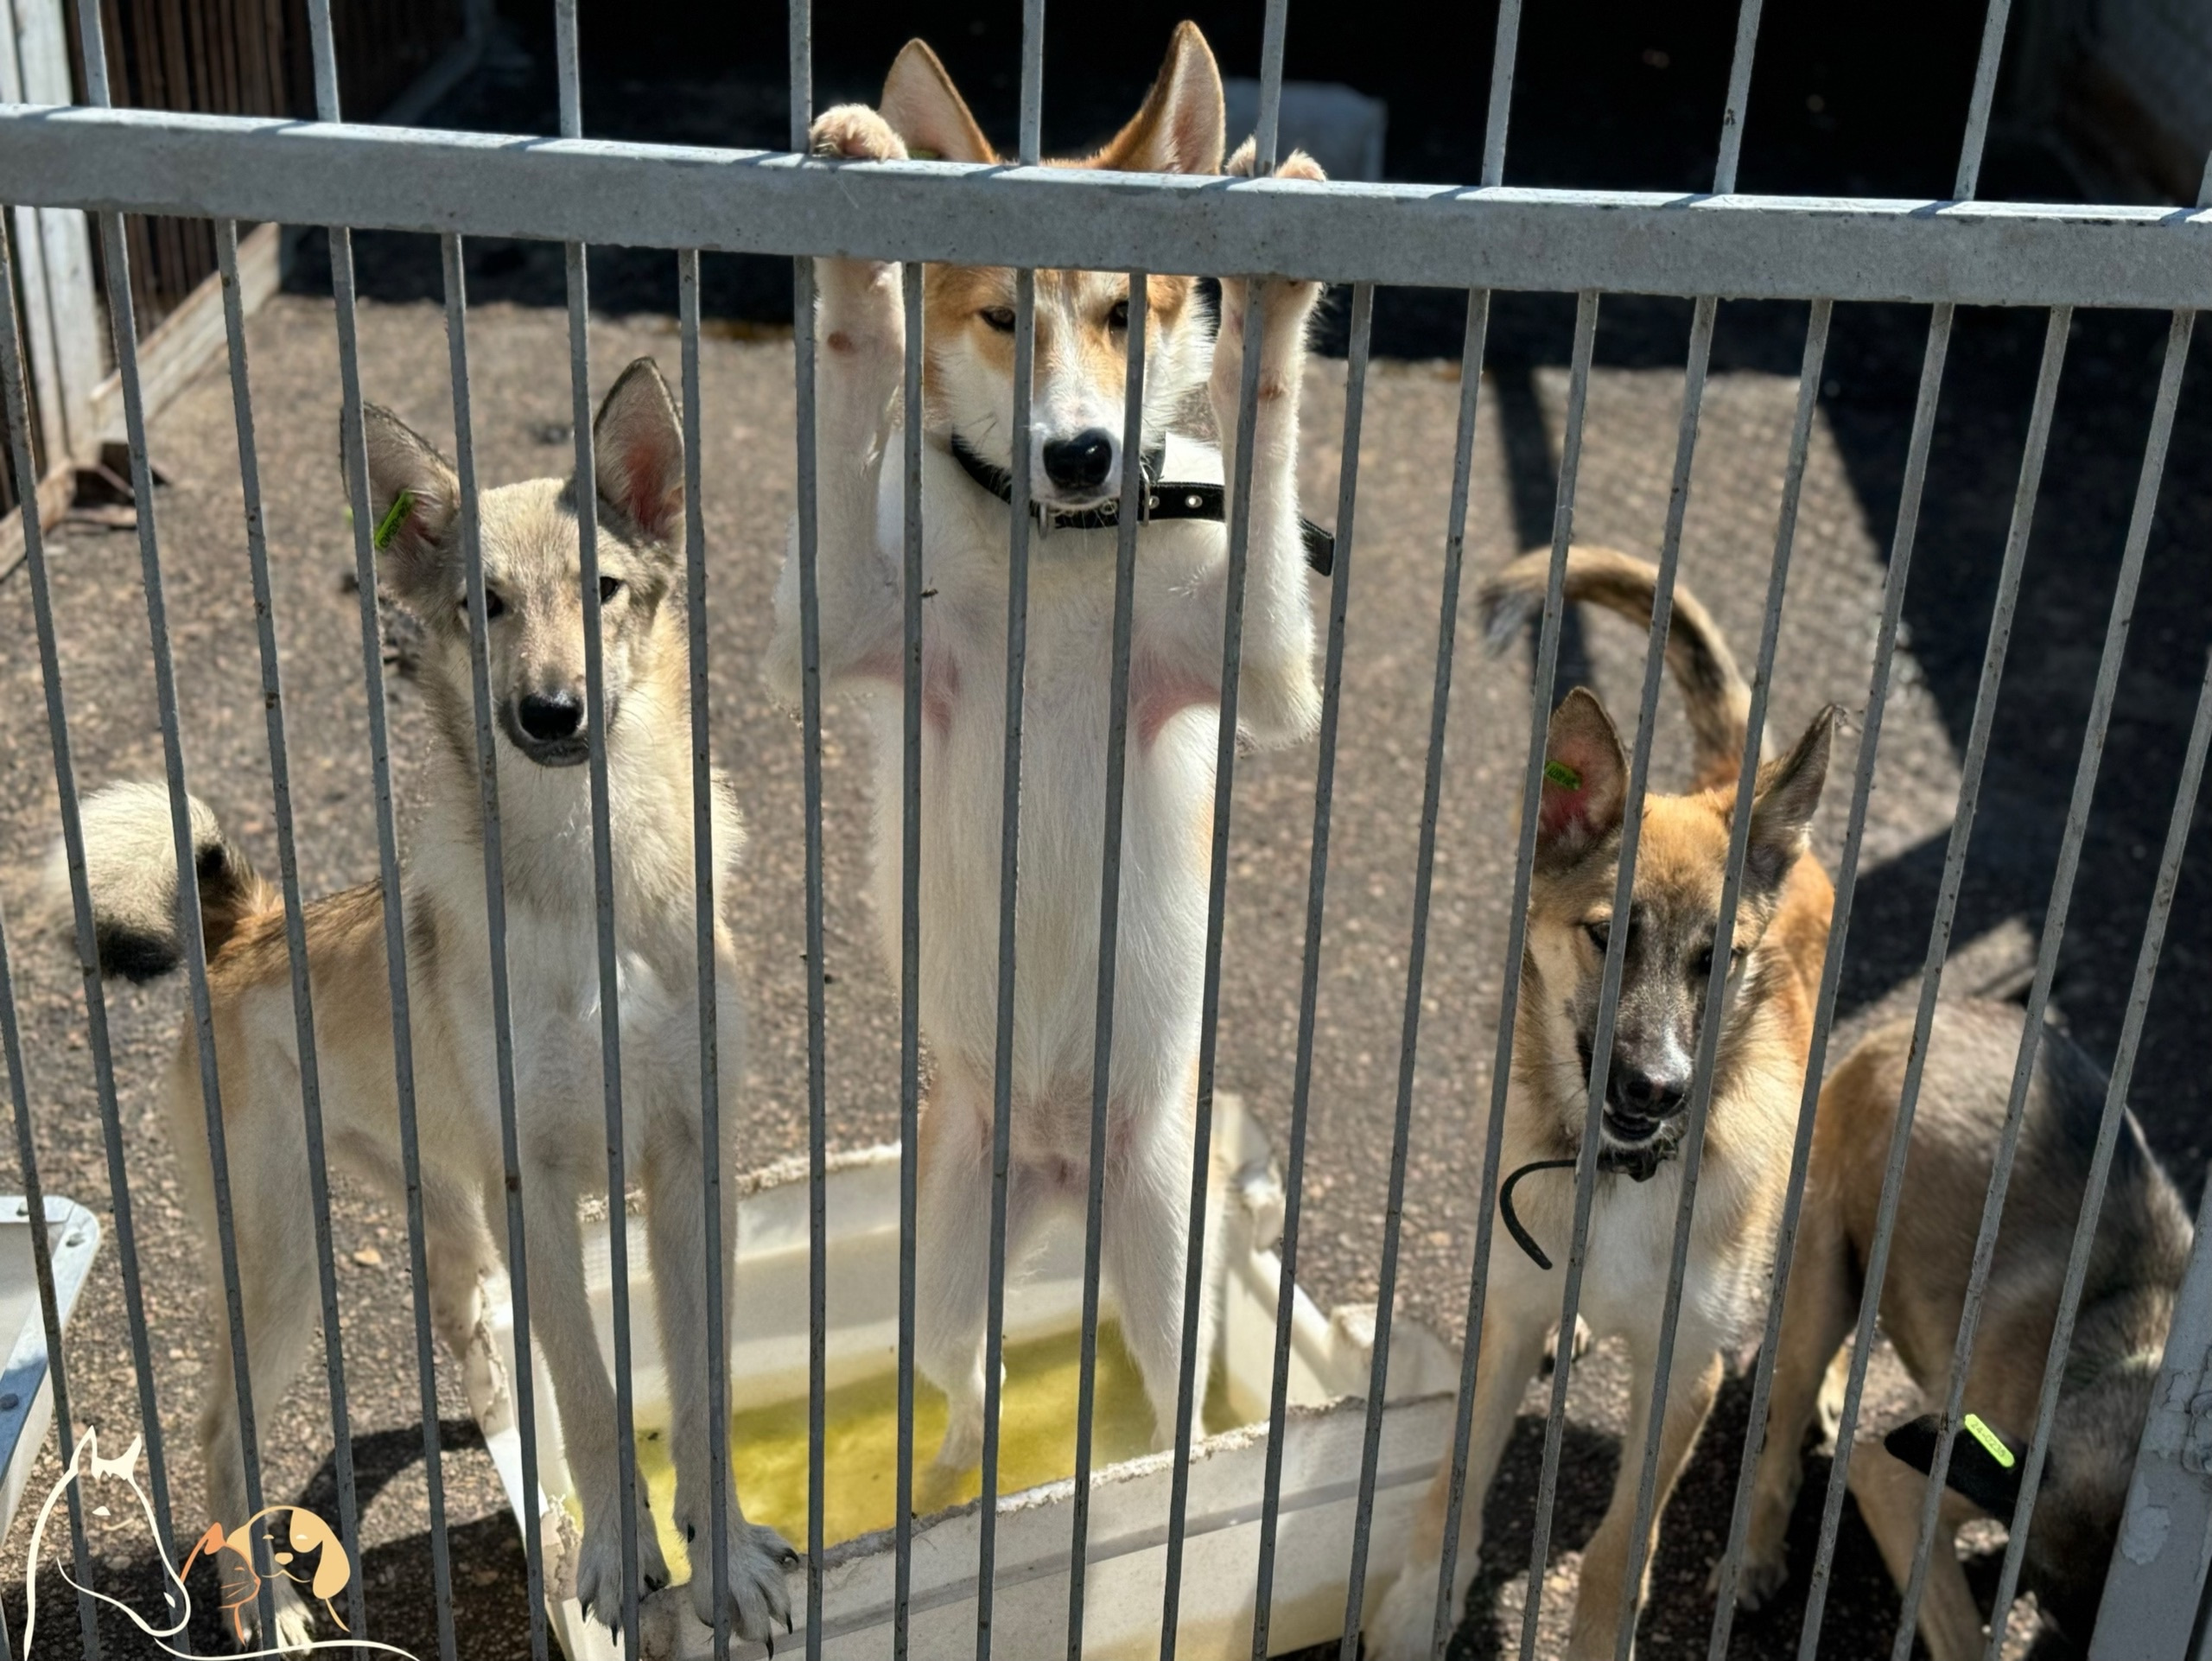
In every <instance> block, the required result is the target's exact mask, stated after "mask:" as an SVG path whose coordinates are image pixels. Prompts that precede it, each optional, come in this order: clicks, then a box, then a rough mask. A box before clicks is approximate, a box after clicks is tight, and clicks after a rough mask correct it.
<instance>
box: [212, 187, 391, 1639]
mask: <svg viewBox="0 0 2212 1661" xmlns="http://www.w3.org/2000/svg"><path fill="white" fill-rule="evenodd" d="M215 258H216V266H217V270H219V272H220V274H221V277H222V290H223V326H224V330H225V333H226V335H227V337H228V340H229V343H230V360H231V400H232V406H233V415H234V417H235V421H236V424H237V428H238V487H239V489H240V491H241V492H242V493H243V495H244V498H245V546H246V557H247V560H248V562H249V563H251V566H252V568H253V614H254V621H255V624H256V626H257V630H258V633H259V636H260V646H261V688H262V704H263V708H264V711H265V712H266V720H267V726H268V731H269V779H270V786H271V791H272V793H273V795H274V798H275V802H276V822H277V873H278V879H279V881H280V882H281V884H282V886H283V894H284V944H285V947H286V950H287V951H288V953H289V957H290V958H291V969H292V1034H293V1042H294V1043H295V1044H296V1046H297V1047H298V1048H299V1064H300V1109H301V1115H302V1120H303V1121H304V1125H305V1129H306V1132H307V1155H308V1210H309V1212H310V1213H311V1214H312V1216H313V1219H314V1223H315V1273H316V1281H317V1284H318V1286H319V1289H320V1290H321V1295H322V1347H323V1357H324V1363H325V1368H326V1371H327V1373H328V1381H329V1389H330V1424H331V1434H332V1461H333V1465H334V1471H335V1474H336V1476H337V1480H338V1522H339V1531H340V1537H341V1538H343V1539H344V1541H345V1543H346V1550H347V1551H348V1552H349V1553H351V1554H352V1556H353V1561H354V1562H360V1561H361V1543H360V1517H361V1514H360V1504H359V1496H358V1493H357V1492H356V1489H355V1486H354V1479H353V1424H352V1418H351V1416H350V1415H349V1414H348V1412H347V1411H346V1348H345V1338H344V1334H343V1333H342V1332H341V1331H340V1321H339V1316H338V1264H337V1260H336V1254H335V1253H334V1251H333V1250H332V1247H331V1241H330V1170H329V1166H328V1163H327V1161H326V1159H325V1156H324V1152H323V1135H322V1077H321V1069H320V1067H319V1066H317V1063H316V1060H315V1001H314V996H313V992H312V988H311V985H310V981H311V978H312V977H310V976H309V974H308V932H307V917H306V913H305V911H304V909H303V908H302V903H301V900H300V862H299V847H298V843H297V841H296V837H295V835H294V826H293V822H292V785H291V760H290V756H289V751H288V748H287V747H286V743H285V735H284V685H283V661H282V659H281V658H280V657H279V655H278V652H277V601H276V595H275V593H274V591H273V589H272V588H271V585H270V580H269V541H268V537H267V535H266V533H265V530H264V525H263V523H262V517H261V460H260V449H259V446H258V445H257V443H256V442H255V437H254V424H253V392H252V389H251V385H249V383H248V381H247V378H246V356H245V306H244V303H243V301H242V298H241V296H240V295H239V292H238V223H237V221H236V220H220V221H219V222H218V223H217V224H216V226H215ZM346 1614H347V1616H348V1617H349V1619H348V1620H347V1623H346V1624H347V1626H348V1629H349V1630H350V1631H351V1632H352V1633H353V1636H354V1637H356V1638H359V1639H365V1638H367V1637H368V1635H369V1628H368V1612H367V1607H366V1605H365V1602H364V1600H363V1594H362V1588H361V1584H360V1577H359V1575H353V1576H351V1577H349V1578H348V1579H347V1581H346Z"/></svg>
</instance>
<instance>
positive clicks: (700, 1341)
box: [642, 1054, 798, 1642]
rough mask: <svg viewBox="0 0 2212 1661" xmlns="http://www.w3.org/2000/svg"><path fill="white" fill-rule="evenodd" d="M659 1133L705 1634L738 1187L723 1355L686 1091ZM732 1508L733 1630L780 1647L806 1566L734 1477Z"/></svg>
mask: <svg viewBox="0 0 2212 1661" xmlns="http://www.w3.org/2000/svg"><path fill="white" fill-rule="evenodd" d="M738 1060H739V1058H738V1057H737V1056H736V1055H734V1054H730V1055H728V1056H726V1058H725V1061H724V1065H725V1067H726V1068H727V1069H728V1070H727V1071H726V1072H725V1073H724V1075H723V1076H724V1077H725V1078H734V1076H735V1075H736V1072H737V1070H738V1068H737V1063H738ZM731 1094H732V1092H728V1091H725V1098H726V1099H725V1100H724V1103H723V1111H724V1114H725V1117H724V1118H723V1121H722V1123H724V1124H725V1125H728V1124H731V1123H734V1118H735V1107H736V1104H735V1102H734V1100H731V1099H728V1097H729V1096H730V1095H731ZM654 1106H655V1108H656V1110H657V1111H656V1112H655V1114H654V1123H653V1124H652V1130H651V1131H650V1133H649V1134H648V1136H647V1137H646V1140H645V1168H644V1171H643V1173H642V1175H643V1178H644V1181H645V1228H646V1238H647V1244H648V1246H649V1247H650V1250H651V1251H652V1282H653V1299H654V1301H655V1303H656V1304H657V1305H658V1314H659V1317H660V1340H661V1356H662V1361H663V1365H664V1368H665V1370H666V1372H667V1375H668V1393H669V1401H670V1408H671V1419H672V1421H673V1422H672V1424H671V1435H670V1441H671V1452H672V1453H673V1454H674V1456H675V1461H676V1511H675V1523H676V1527H677V1532H678V1533H680V1534H681V1535H683V1538H684V1542H685V1543H686V1545H687V1546H688V1547H689V1549H690V1556H691V1608H692V1613H695V1614H696V1615H697V1616H698V1618H699V1620H700V1621H701V1622H702V1624H705V1625H709V1626H711V1625H712V1624H713V1622H714V1619H715V1602H714V1596H715V1576H714V1571H713V1567H712V1564H711V1562H709V1558H708V1556H707V1554H708V1552H709V1550H711V1549H712V1546H713V1540H714V1537H713V1533H712V1530H713V1526H714V1511H713V1493H714V1480H715V1473H714V1472H715V1458H714V1446H715V1437H717V1436H720V1437H721V1438H722V1439H723V1440H724V1441H725V1443H727V1441H728V1436H729V1426H728V1422H721V1423H719V1424H718V1423H716V1422H715V1419H714V1417H713V1416H711V1415H710V1414H709V1411H708V1408H709V1401H708V1386H709V1374H710V1372H711V1371H712V1370H713V1369H715V1368H718V1367H725V1366H727V1365H728V1341H729V1340H728V1333H729V1310H730V1296H729V1287H730V1279H731V1276H730V1275H729V1273H728V1269H729V1262H730V1259H731V1258H732V1257H734V1255H735V1249H736V1245H737V1187H736V1184H735V1183H734V1181H730V1180H729V1174H728V1166H727V1161H725V1165H724V1180H723V1181H722V1183H721V1238H722V1250H721V1256H722V1263H723V1270H724V1274H723V1276H722V1281H721V1295H722V1332H723V1340H722V1341H723V1345H724V1353H722V1354H721V1355H716V1354H715V1353H714V1352H712V1350H711V1349H710V1348H709V1345H708V1342H707V1340H708V1331H707V1314H708V1311H709V1308H710V1307H711V1306H710V1305H709V1303H708V1301H707V1276H706V1261H707V1219H708V1217H709V1211H708V1206H707V1197H706V1190H705V1162H704V1158H703V1146H702V1142H701V1139H700V1125H699V1121H698V1118H697V1117H696V1115H695V1114H694V1113H693V1112H692V1111H691V1110H690V1105H689V1103H688V1101H687V1100H685V1092H684V1091H683V1090H682V1089H681V1087H680V1086H679V1087H677V1088H674V1089H669V1090H664V1091H660V1092H657V1099H656V1100H655V1103H654ZM723 1481H724V1483H725V1485H726V1486H725V1492H726V1493H727V1495H728V1515H727V1524H728V1535H727V1536H726V1539H725V1550H724V1552H723V1563H724V1566H725V1570H726V1573H725V1576H724V1579H725V1586H726V1591H727V1595H728V1600H729V1609H730V1617H731V1622H732V1625H733V1626H734V1628H735V1630H736V1632H737V1634H738V1636H739V1637H741V1638H745V1639H753V1640H754V1641H756V1642H761V1641H766V1642H772V1641H773V1639H772V1632H773V1630H774V1626H773V1623H775V1622H777V1621H781V1622H783V1623H784V1624H785V1625H786V1626H788V1625H789V1624H790V1621H791V1599H790V1594H789V1593H788V1592H787V1591H786V1590H785V1585H784V1571H785V1569H786V1568H787V1567H790V1568H796V1567H797V1566H798V1554H797V1553H796V1552H794V1551H793V1550H791V1546H790V1544H789V1543H787V1542H786V1541H785V1539H784V1537H783V1536H781V1535H780V1534H779V1533H777V1532H776V1531H775V1530H773V1529H772V1528H767V1527H764V1526H759V1525H756V1524H751V1523H748V1522H747V1521H746V1519H745V1511H744V1510H743V1508H742V1507H741V1506H740V1505H739V1504H738V1497H737V1487H736V1485H735V1483H734V1482H732V1481H731V1480H729V1478H728V1476H727V1475H725V1477H724V1478H723Z"/></svg>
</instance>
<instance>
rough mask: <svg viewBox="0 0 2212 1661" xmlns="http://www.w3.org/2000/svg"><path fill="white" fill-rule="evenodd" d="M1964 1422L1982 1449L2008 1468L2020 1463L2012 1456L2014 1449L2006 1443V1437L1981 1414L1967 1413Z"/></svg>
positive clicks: (1967, 1430) (1969, 1433)
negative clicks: (1984, 1419)
mask: <svg viewBox="0 0 2212 1661" xmlns="http://www.w3.org/2000/svg"><path fill="white" fill-rule="evenodd" d="M1963 1423H1964V1424H1965V1427H1966V1433H1967V1435H1969V1436H1972V1437H1973V1438H1974V1440H1975V1441H1978V1442H1980V1444H1981V1448H1982V1451H1983V1452H1984V1453H1986V1454H1988V1455H1989V1456H1990V1458H1992V1459H1993V1460H1995V1461H1997V1462H1998V1463H1999V1465H2001V1466H2003V1467H2005V1469H2006V1470H2008V1471H2009V1470H2011V1469H2012V1467H2013V1466H2014V1465H2015V1464H2016V1463H2018V1461H2016V1460H2014V1459H2013V1457H2012V1449H2011V1448H2007V1447H2006V1446H2005V1439H2004V1438H2003V1437H2002V1436H2000V1435H1998V1434H1997V1433H1996V1432H1995V1431H1994V1430H1992V1429H1990V1428H1989V1427H1988V1426H1987V1425H1986V1424H1984V1423H1983V1422H1982V1421H1981V1415H1980V1414H1979V1413H1969V1414H1967V1416H1966V1418H1965V1420H1964V1421H1963Z"/></svg>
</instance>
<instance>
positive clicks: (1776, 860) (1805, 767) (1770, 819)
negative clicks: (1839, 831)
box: [1744, 703, 1837, 890]
mask: <svg viewBox="0 0 2212 1661" xmlns="http://www.w3.org/2000/svg"><path fill="white" fill-rule="evenodd" d="M1836 713H1837V711H1836V707H1835V705H1834V704H1833V703H1831V704H1829V705H1828V707H1827V709H1825V710H1821V712H1820V714H1818V715H1816V716H1814V717H1813V724H1812V725H1811V726H1809V727H1808V728H1806V729H1805V735H1804V736H1803V737H1802V738H1801V739H1799V740H1798V741H1797V743H1796V748H1793V749H1792V750H1791V751H1790V752H1789V754H1787V755H1785V756H1783V757H1782V758H1781V759H1780V760H1775V761H1769V762H1767V763H1766V764H1765V765H1764V766H1763V767H1760V768H1759V776H1758V788H1757V791H1756V792H1755V793H1754V794H1753V796H1752V798H1751V842H1750V845H1749V848H1748V849H1747V850H1746V852H1745V856H1744V877H1745V881H1748V882H1749V883H1751V885H1752V886H1753V887H1754V888H1763V889H1767V890H1772V889H1775V888H1780V887H1781V886H1782V882H1783V879H1784V878H1785V877H1787V876H1788V875H1789V868H1790V867H1791V866H1793V865H1795V864H1796V862H1797V856H1799V855H1801V854H1802V853H1803V852H1804V851H1805V847H1806V843H1807V842H1808V840H1809V839H1810V836H1811V831H1812V824H1813V815H1814V813H1815V811H1818V809H1819V807H1820V805H1821V787H1822V786H1825V785H1826V784H1827V778H1828V751H1829V750H1830V748H1832V747H1833V745H1834V738H1835V718H1836Z"/></svg>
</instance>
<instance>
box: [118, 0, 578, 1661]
mask: <svg viewBox="0 0 2212 1661" xmlns="http://www.w3.org/2000/svg"><path fill="white" fill-rule="evenodd" d="M79 3H80V4H83V5H86V6H90V5H91V4H92V3H93V0H79ZM308 39H309V45H310V50H311V55H312V60H313V63H314V67H315V116H316V118H317V119H318V120H321V121H336V120H337V119H339V105H338V59H337V54H336V49H335V47H334V43H333V41H332V37H331V29H330V3H329V0H308ZM329 235H330V287H331V294H332V298H333V300H334V303H335V308H336V310H337V315H338V376H339V385H340V444H341V446H342V447H343V449H344V452H345V461H346V493H347V500H348V505H349V506H350V507H351V509H352V512H353V576H354V582H355V586H356V587H357V588H358V589H359V601H360V625H361V634H360V638H361V677H362V684H363V688H364V690H365V693H366V699H365V702H366V705H367V714H368V723H369V767H370V781H371V783H370V787H371V792H372V795H373V797H374V799H375V803H376V819H377V870H378V881H379V883H380V888H379V892H380V894H382V897H383V905H382V910H383V913H384V948H385V985H386V988H387V990H388V994H389V996H390V998H391V1052H392V1076H393V1085H394V1092H395V1097H396V1099H397V1104H398V1111H399V1157H400V1177H401V1183H402V1187H403V1188H404V1196H405V1206H406V1212H407V1254H408V1270H409V1275H410V1280H411V1282H412V1284H413V1289H414V1306H415V1308H414V1314H415V1371H416V1388H417V1391H418V1393H419V1399H420V1402H421V1406H422V1414H423V1479H424V1481H425V1483H426V1484H427V1486H428V1489H429V1493H428V1504H429V1515H430V1573H431V1583H432V1587H433V1588H434V1591H435V1596H436V1602H437V1620H438V1654H439V1657H440V1661H454V1653H455V1652H454V1633H453V1565H452V1557H451V1552H450V1550H449V1543H448V1537H447V1529H446V1510H445V1472H444V1466H443V1462H442V1456H441V1453H440V1448H439V1432H438V1384H437V1371H436V1363H435V1359H433V1355H432V1349H431V1322H430V1303H429V1253H428V1250H427V1248H426V1245H425V1243H424V1235H423V1155H422V1145H421V1140H420V1137H419V1135H418V1131H417V1123H416V1100H415V1038H414V1021H413V1018H412V1015H411V1014H410V1006H409V999H408V985H407V920H406V916H405V914H404V894H405V889H404V885H403V883H402V881H401V878H400V869H399V837H398V832H397V827H396V824H395V821H394V818H393V811H392V794H391V740H390V735H389V734H388V732H387V730H386V725H385V689H384V630H383V624H382V621H381V620H380V619H379V617H378V614H377V568H376V548H375V544H374V542H373V539H372V534H371V533H372V526H373V519H372V513H371V509H370V505H369V471H368V454H367V449H366V445H365V441H364V435H363V430H362V425H361V354H360V337H359V327H358V318H357V315H356V306H355V292H354V279H353V235H352V232H350V231H348V230H347V229H346V227H345V226H335V225H334V226H331V227H329ZM510 1120H511V1116H510ZM508 1175H509V1193H511V1194H512V1193H513V1192H514V1183H515V1179H516V1172H515V1168H514V1166H513V1165H512V1162H511V1163H510V1166H509V1172H508ZM512 1263H513V1268H514V1270H515V1274H516V1277H517V1279H518V1282H519V1280H520V1277H521V1274H522V1259H521V1256H520V1253H519V1251H517V1252H516V1254H515V1256H514V1257H513V1259H512ZM528 1309H529V1303H528V1300H527V1299H526V1298H524V1297H520V1296H518V1299H517V1301H516V1305H515V1319H516V1334H517V1339H516V1348H517V1350H518V1352H521V1351H523V1350H524V1349H525V1347H526V1346H527V1344H528V1341H529V1340H528V1337H527V1334H528V1332H529V1327H528V1326H527V1324H526V1319H525V1318H526V1316H527V1314H528ZM524 1376H525V1377H526V1376H527V1369H526V1367H525V1368H524ZM526 1411H527V1410H526V1409H524V1412H526ZM524 1422H527V1420H525V1421H524ZM536 1533H537V1518H536V1517H535V1515H534V1514H533V1515H531V1516H529V1517H526V1518H524V1523H523V1534H524V1543H525V1544H526V1545H530V1546H531V1552H530V1562H531V1571H532V1572H531V1644H532V1654H533V1657H534V1658H537V1661H543V1657H544V1654H545V1650H544V1632H543V1623H544V1615H543V1600H542V1599H541V1598H540V1597H539V1596H538V1595H537V1594H538V1590H539V1588H540V1587H541V1586H542V1585H543V1575H542V1572H541V1565H540V1560H539V1557H538V1556H537V1551H536V1550H535V1547H534V1541H535V1537H536Z"/></svg>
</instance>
